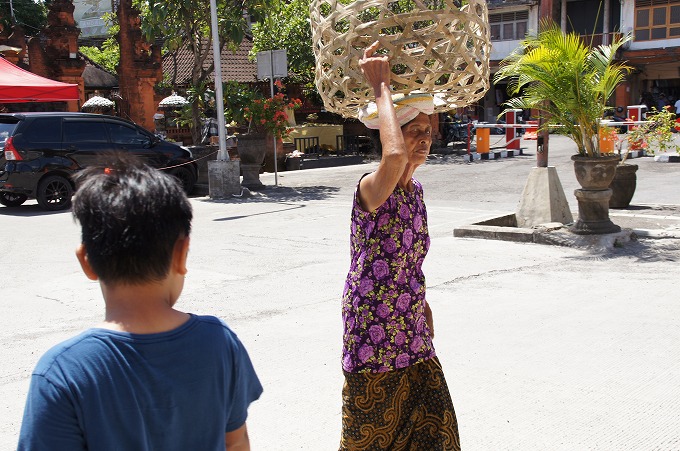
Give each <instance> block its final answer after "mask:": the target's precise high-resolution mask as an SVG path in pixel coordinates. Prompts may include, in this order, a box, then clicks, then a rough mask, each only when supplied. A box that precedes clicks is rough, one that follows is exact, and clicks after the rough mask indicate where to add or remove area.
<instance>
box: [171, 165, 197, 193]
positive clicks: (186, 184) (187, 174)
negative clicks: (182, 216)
mask: <svg viewBox="0 0 680 451" xmlns="http://www.w3.org/2000/svg"><path fill="white" fill-rule="evenodd" d="M170 175H172V176H173V177H175V178H176V179H177V180H178V181H179V184H180V185H182V189H184V192H185V193H187V194H191V192H192V191H193V189H194V185H195V184H196V176H194V173H193V171H191V169H189V168H185V167H183V166H180V167H178V168H175V169H172V170H171V171H170Z"/></svg>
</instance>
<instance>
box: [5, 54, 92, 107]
mask: <svg viewBox="0 0 680 451" xmlns="http://www.w3.org/2000/svg"><path fill="white" fill-rule="evenodd" d="M79 98H80V96H79V94H78V85H73V84H70V83H62V82H59V81H54V80H50V79H49V78H44V77H41V76H39V75H36V74H34V73H32V72H28V71H25V70H23V69H22V68H20V67H17V66H15V65H14V64H12V63H10V62H9V61H7V60H6V59H4V58H0V103H19V102H59V101H63V100H78V99H79Z"/></svg>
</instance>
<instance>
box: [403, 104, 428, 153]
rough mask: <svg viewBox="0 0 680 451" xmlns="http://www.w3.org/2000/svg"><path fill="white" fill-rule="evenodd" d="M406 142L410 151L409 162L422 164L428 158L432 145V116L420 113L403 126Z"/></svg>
mask: <svg viewBox="0 0 680 451" xmlns="http://www.w3.org/2000/svg"><path fill="white" fill-rule="evenodd" d="M401 132H402V134H403V135H404V143H405V144H406V150H407V151H408V162H409V163H410V164H414V165H421V164H423V163H425V160H427V156H428V155H429V154H430V146H431V145H432V125H431V124H430V116H428V115H427V114H425V113H420V114H418V116H416V117H415V119H413V120H412V121H411V122H409V123H407V124H406V125H404V126H403V127H401Z"/></svg>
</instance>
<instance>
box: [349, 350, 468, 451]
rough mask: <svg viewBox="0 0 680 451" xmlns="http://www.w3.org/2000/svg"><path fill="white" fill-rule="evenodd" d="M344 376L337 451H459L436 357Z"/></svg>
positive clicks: (445, 387) (447, 394) (450, 403)
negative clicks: (398, 366) (376, 370)
mask: <svg viewBox="0 0 680 451" xmlns="http://www.w3.org/2000/svg"><path fill="white" fill-rule="evenodd" d="M343 373H344V375H345V384H344V386H343V389H342V402H343V406H342V438H341V442H340V450H341V451H358V450H390V451H400V450H409V451H440V450H447V451H448V450H460V439H459V436H458V422H457V420H456V413H455V412H454V410H453V403H452V402H451V395H450V394H449V388H448V386H447V385H446V380H445V378H444V372H443V371H442V367H441V364H440V363H439V360H438V359H437V358H436V357H435V358H432V359H428V360H425V361H424V362H421V363H418V364H415V365H411V366H409V367H406V368H402V369H398V370H395V371H387V372H384V373H370V372H364V373H348V372H344V371H343Z"/></svg>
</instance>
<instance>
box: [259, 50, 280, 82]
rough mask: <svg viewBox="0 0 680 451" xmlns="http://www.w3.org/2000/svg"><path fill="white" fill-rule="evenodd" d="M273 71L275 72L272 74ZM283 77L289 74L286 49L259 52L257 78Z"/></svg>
mask: <svg viewBox="0 0 680 451" xmlns="http://www.w3.org/2000/svg"><path fill="white" fill-rule="evenodd" d="M272 72H273V74H272ZM272 75H273V78H283V77H287V76H288V58H287V56H286V50H285V49H283V50H267V51H264V52H257V78H259V79H260V80H264V79H265V78H272Z"/></svg>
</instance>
